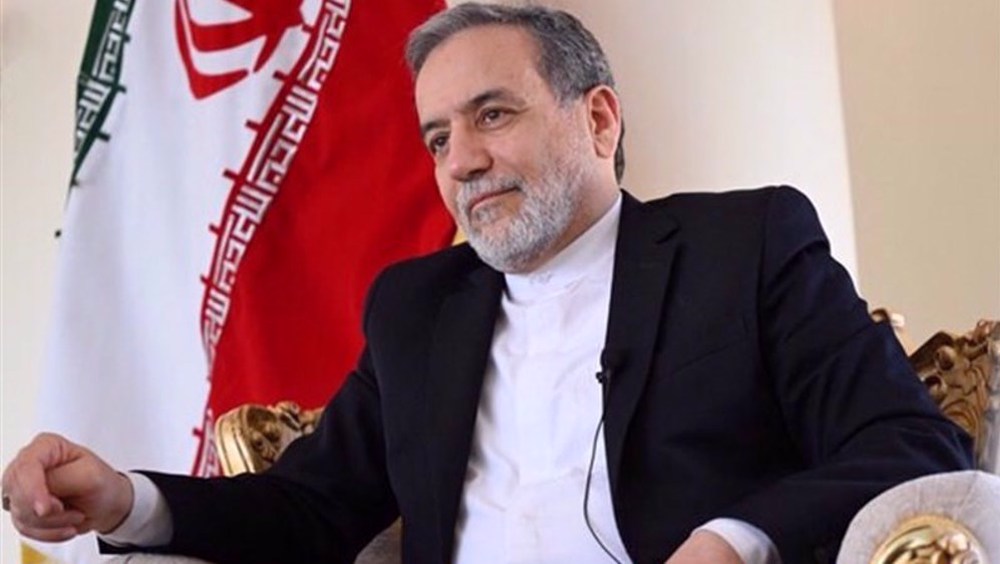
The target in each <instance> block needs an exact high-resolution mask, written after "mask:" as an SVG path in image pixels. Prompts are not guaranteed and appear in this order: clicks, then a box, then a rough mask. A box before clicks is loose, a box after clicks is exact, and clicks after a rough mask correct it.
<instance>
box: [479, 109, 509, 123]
mask: <svg viewBox="0 0 1000 564" xmlns="http://www.w3.org/2000/svg"><path fill="white" fill-rule="evenodd" d="M506 115H507V111H505V110H501V109H499V108H490V109H488V110H484V111H483V113H482V115H481V116H480V117H479V121H480V122H481V123H482V124H483V125H493V124H495V123H496V122H498V121H500V120H501V119H503V118H504V117H505V116H506Z"/></svg>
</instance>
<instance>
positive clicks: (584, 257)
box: [504, 193, 622, 302]
mask: <svg viewBox="0 0 1000 564" xmlns="http://www.w3.org/2000/svg"><path fill="white" fill-rule="evenodd" d="M621 205H622V196H621V194H620V193H619V194H618V198H617V199H616V200H615V203H614V204H612V205H611V207H610V208H609V209H608V211H606V212H604V215H603V216H601V218H600V219H598V220H597V221H596V222H595V223H594V224H593V225H591V226H590V227H589V228H588V229H587V230H586V231H584V232H583V233H582V234H581V235H580V236H579V237H577V238H576V239H575V240H574V241H573V242H572V243H570V244H569V245H567V246H566V248H565V249H563V250H561V251H559V253H558V254H557V255H556V256H554V257H552V258H551V259H550V260H549V261H548V262H546V263H545V264H543V265H542V266H540V267H539V268H537V269H535V270H533V271H531V272H526V273H523V274H511V273H508V274H505V275H504V278H505V279H506V281H507V287H506V290H505V291H506V293H507V297H508V298H509V299H511V300H512V301H514V302H526V301H531V300H534V299H538V298H544V297H546V296H550V295H552V294H555V293H558V292H560V291H562V290H565V289H567V288H568V287H569V286H571V285H573V284H574V283H576V282H578V281H580V280H582V279H584V278H585V277H587V276H588V275H591V274H593V273H595V272H601V273H605V276H607V277H610V276H611V268H610V265H612V264H613V262H614V254H615V241H616V240H617V237H618V221H619V218H620V217H621Z"/></svg>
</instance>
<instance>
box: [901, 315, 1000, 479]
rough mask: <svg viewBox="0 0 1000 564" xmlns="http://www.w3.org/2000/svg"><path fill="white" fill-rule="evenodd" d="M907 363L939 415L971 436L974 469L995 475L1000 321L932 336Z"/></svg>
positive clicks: (999, 432)
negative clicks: (930, 398) (937, 408)
mask: <svg viewBox="0 0 1000 564" xmlns="http://www.w3.org/2000/svg"><path fill="white" fill-rule="evenodd" d="M910 362H911V363H912V364H913V367H914V369H916V371H917V376H919V377H920V379H921V380H922V381H923V383H924V384H925V385H926V386H927V390H928V391H929V392H930V394H931V397H932V398H933V399H934V401H935V402H936V403H937V404H938V407H940V408H941V411H942V412H943V413H944V414H945V415H947V416H948V417H949V418H950V419H951V420H952V421H954V422H955V423H956V424H958V426H959V427H961V428H962V429H965V431H966V432H967V433H969V435H971V436H972V438H973V440H974V444H975V455H976V467H977V468H979V469H980V470H985V471H987V472H993V473H998V470H1000V468H998V462H1000V461H998V460H997V450H998V448H1000V322H997V321H980V322H979V323H978V324H977V325H976V327H975V328H974V329H972V330H971V331H969V332H968V333H965V334H964V335H956V334H954V333H947V332H943V331H942V332H939V333H936V334H935V335H934V336H932V337H931V338H930V339H928V340H927V342H926V343H924V344H923V345H921V346H920V347H919V348H918V349H917V350H916V351H914V352H913V354H911V355H910Z"/></svg>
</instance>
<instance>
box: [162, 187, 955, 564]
mask: <svg viewBox="0 0 1000 564" xmlns="http://www.w3.org/2000/svg"><path fill="white" fill-rule="evenodd" d="M620 225H621V226H620V232H619V237H618V243H617V248H616V256H615V267H614V278H613V283H612V297H611V309H610V314H609V320H608V332H607V335H608V336H607V340H608V346H609V347H610V348H613V349H615V350H617V351H620V355H619V356H620V361H619V362H617V363H616V364H617V366H616V367H615V369H614V371H613V372H614V373H613V376H612V379H611V381H610V384H609V391H608V397H607V407H606V431H605V432H606V434H605V437H606V451H607V458H608V460H607V463H608V469H609V475H610V481H611V486H612V488H611V492H612V499H613V503H614V510H615V518H616V521H617V523H618V528H619V531H620V533H621V537H622V540H623V541H624V544H625V547H626V548H627V550H628V552H629V555H630V556H631V558H632V560H633V561H635V562H643V563H645V562H656V563H661V562H663V561H664V560H666V558H667V557H668V556H669V555H670V554H671V553H672V551H674V550H675V549H676V548H677V547H678V546H679V545H680V544H681V543H682V542H683V541H684V539H685V538H686V537H687V536H688V534H689V533H690V532H691V530H692V529H693V528H695V527H697V526H698V525H700V524H703V523H704V522H706V521H708V520H709V519H711V518H714V517H734V518H738V519H742V520H745V521H747V522H749V523H752V524H754V525H756V526H757V527H759V528H760V529H762V530H763V531H764V532H766V533H767V534H768V535H769V536H770V538H771V539H772V540H773V541H774V542H775V544H776V545H777V547H778V550H779V552H780V554H781V555H782V557H783V559H784V562H785V564H795V563H798V562H807V561H814V560H817V559H819V560H823V559H825V557H824V554H825V555H826V557H829V558H832V557H833V556H834V553H835V550H836V546H837V544H838V543H839V539H840V537H841V536H842V535H843V533H844V530H845V528H846V526H847V524H848V522H849V520H850V519H851V517H852V516H853V515H854V513H855V512H857V510H858V509H859V508H860V507H861V506H862V505H863V504H864V503H865V502H866V501H867V500H869V499H870V498H871V497H873V496H874V495H876V494H878V493H879V492H881V491H883V490H885V489H886V488H888V487H890V486H892V485H894V484H896V483H898V482H901V481H903V480H906V479H909V478H913V477H915V476H919V475H922V474H926V473H931V472H937V471H945V470H953V469H960V468H966V467H968V465H969V459H970V456H969V452H968V449H969V445H968V438H967V437H966V436H965V435H964V434H962V433H961V431H959V430H958V429H957V428H956V427H955V426H953V425H952V424H951V423H949V422H948V421H947V420H945V419H944V418H943V417H942V416H941V415H940V413H939V412H938V410H937V408H936V407H935V406H934V405H933V403H932V402H931V401H930V400H929V398H928V396H927V394H926V392H925V390H924V389H923V387H922V385H921V384H920V383H919V381H918V380H917V378H916V376H915V375H914V373H913V372H912V370H911V369H910V367H909V365H908V363H907V360H906V358H905V356H904V354H903V352H902V351H901V350H900V348H899V346H898V344H897V342H896V340H895V338H894V336H893V334H892V331H891V330H890V329H889V328H888V327H887V326H884V325H879V324H875V323H873V322H872V321H871V320H870V318H869V316H868V311H867V306H866V304H865V303H864V302H863V301H862V300H860V299H859V298H858V297H857V295H856V293H855V291H854V288H853V285H852V282H851V280H850V278H849V277H848V274H847V273H846V272H845V271H844V269H843V268H842V267H841V266H840V265H839V264H837V263H836V262H835V261H834V260H833V259H832V258H831V257H830V254H829V248H828V243H827V240H826V238H825V236H824V235H823V233H822V230H821V228H820V226H819V222H818V220H817V218H816V215H815V212H814V210H813V208H812V206H811V205H810V204H809V202H808V200H807V199H806V198H805V197H804V196H802V195H801V194H800V193H798V192H797V191H795V190H793V189H790V188H769V189H763V190H752V191H742V192H732V193H728V194H685V195H674V196H671V197H668V198H665V199H663V200H659V201H655V202H651V203H647V204H640V203H639V202H637V201H635V200H634V199H632V198H631V197H629V196H628V195H625V199H624V203H623V205H622V212H621V222H620ZM502 291H503V277H502V275H501V274H499V273H497V272H496V271H494V270H492V269H490V268H489V267H487V266H485V265H484V264H483V263H482V262H481V261H480V260H479V259H478V258H477V257H476V255H475V254H474V252H473V251H472V250H471V249H470V248H469V247H468V246H465V245H462V246H458V247H455V248H452V249H448V250H445V251H443V252H440V253H437V254H434V255H431V256H428V257H425V258H420V259H416V260H412V261H408V262H404V263H401V264H397V265H395V266H393V267H390V268H389V269H387V270H386V271H385V272H384V273H383V274H382V275H380V276H379V278H378V280H377V281H376V282H375V284H374V285H373V287H372V289H371V292H370V295H369V299H368V304H367V307H366V313H365V318H364V330H365V334H366V337H367V347H366V349H365V351H364V353H363V355H362V357H361V359H360V361H359V363H358V368H357V370H356V371H355V372H354V373H353V374H352V375H351V376H350V377H349V378H348V380H347V381H346V383H345V384H344V386H343V388H342V389H341V390H340V392H339V393H338V394H337V395H336V397H335V398H334V399H333V400H332V401H331V402H330V404H329V406H328V407H327V409H326V411H325V413H324V416H323V420H322V424H321V426H320V428H319V429H318V430H317V431H316V433H315V434H313V435H312V436H310V437H308V438H305V439H302V440H299V441H297V442H296V443H294V444H293V445H292V446H291V447H290V448H289V450H288V451H287V452H286V454H285V455H284V456H283V457H282V459H281V460H280V461H279V463H278V464H277V465H276V466H275V467H274V468H273V469H272V470H271V471H270V472H268V473H266V474H264V475H259V476H244V477H239V478H236V479H213V480H195V479H191V478H184V477H176V476H166V475H158V474H151V476H152V477H153V479H154V481H155V482H156V483H157V484H158V486H159V487H160V488H161V490H162V491H163V492H164V494H165V495H166V497H167V499H168V502H169V505H170V508H171V511H172V514H173V518H174V537H173V541H172V543H171V544H170V545H169V546H167V547H163V548H162V550H163V551H164V552H181V553H189V554H195V555H199V556H202V557H204V558H208V559H210V560H215V561H217V562H272V563H273V562H292V561H300V562H320V561H327V562H349V561H351V560H352V559H353V557H354V555H355V554H356V553H357V551H358V550H360V549H361V548H362V547H363V546H364V545H365V544H366V543H367V541H368V540H369V539H370V538H371V537H372V536H373V535H375V534H376V533H377V532H378V531H380V530H381V529H382V528H384V527H386V526H387V525H388V524H389V523H391V522H392V521H393V520H394V519H395V518H396V517H397V516H398V515H400V514H401V515H402V518H403V523H404V539H403V551H404V561H405V562H407V563H447V562H450V561H451V558H452V555H453V549H454V544H455V539H454V531H455V522H456V515H457V511H458V507H459V503H460V499H461V495H462V488H463V483H464V477H465V472H466V467H467V462H468V457H469V452H470V442H471V440H472V436H473V426H474V422H475V416H476V409H477V405H478V401H479V395H480V388H481V385H482V379H483V378H482V377H483V372H484V366H485V364H486V360H487V356H488V354H489V349H490V343H491V340H492V334H493V327H494V321H495V319H496V316H497V312H498V306H499V302H500V296H501V292H502ZM595 385H596V384H595ZM594 415H595V414H588V415H587V418H586V420H587V421H592V420H593V418H594ZM582 495H583V493H582V492H581V498H582Z"/></svg>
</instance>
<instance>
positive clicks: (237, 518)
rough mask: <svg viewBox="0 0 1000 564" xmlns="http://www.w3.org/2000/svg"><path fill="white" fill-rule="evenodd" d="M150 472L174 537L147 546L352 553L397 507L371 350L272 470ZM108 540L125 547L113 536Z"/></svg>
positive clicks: (232, 553) (236, 555)
mask: <svg viewBox="0 0 1000 564" xmlns="http://www.w3.org/2000/svg"><path fill="white" fill-rule="evenodd" d="M376 287H377V286H376ZM374 293H375V291H374V290H373V291H372V295H374ZM371 299H372V298H371V297H370V298H369V301H371ZM369 305H370V304H369ZM145 474H146V475H147V476H149V478H150V479H152V480H153V482H154V483H155V484H156V486H157V487H158V488H159V489H160V491H161V492H162V493H163V495H164V496H165V498H166V500H167V503H168V505H169V507H170V512H171V515H172V520H173V531H174V534H173V538H172V540H171V542H170V543H169V544H168V545H165V546H160V547H153V548H146V547H144V548H143V549H142V550H143V551H144V552H158V553H171V554H185V555H190V556H196V557H198V558H203V559H206V560H210V561H212V562H216V563H218V564H226V563H229V562H233V563H258V562H259V563H262V564H263V563H274V562H338V563H339V562H343V563H349V562H353V561H354V558H355V556H356V555H357V553H358V552H359V551H360V550H361V549H362V548H364V547H365V545H367V543H368V542H369V541H370V540H371V539H372V538H373V537H374V536H375V535H376V534H378V533H379V532H380V531H382V530H383V529H385V528H386V527H387V526H388V525H389V524H391V523H392V521H393V520H394V519H395V518H396V517H397V516H398V509H397V506H396V501H395V498H394V496H393V494H392V490H391V488H390V485H389V480H388V477H387V471H386V461H385V446H384V439H383V433H382V414H381V409H380V401H379V389H378V384H377V381H376V379H375V376H374V374H373V371H372V363H371V360H370V358H369V355H368V352H367V350H366V351H365V352H364V353H362V356H361V359H360V360H359V363H358V367H357V369H356V370H355V371H354V372H353V373H352V374H351V375H350V376H349V377H348V378H347V380H346V381H345V383H344V385H343V386H342V388H341V389H340V391H339V392H338V393H337V394H336V396H335V397H334V398H333V399H332V400H331V401H330V403H329V404H328V405H327V407H326V409H325V410H324V412H323V416H322V418H321V420H320V425H319V427H318V428H317V429H316V431H315V432H314V433H312V434H311V435H308V436H306V437H302V438H300V439H298V440H296V441H295V442H293V443H292V444H291V445H289V447H288V449H287V450H286V451H285V453H284V454H283V455H282V456H281V458H280V459H279V460H278V462H277V463H276V464H275V465H274V466H273V467H272V468H271V469H269V470H268V471H267V472H264V473H262V474H256V475H251V474H243V475H241V476H237V477H233V478H212V479H201V478H192V477H189V476H177V475H168V474H159V473H154V472H148V473H145ZM102 550H104V551H107V552H121V551H123V549H121V548H119V547H111V546H110V545H106V544H102ZM133 550H134V549H133Z"/></svg>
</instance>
